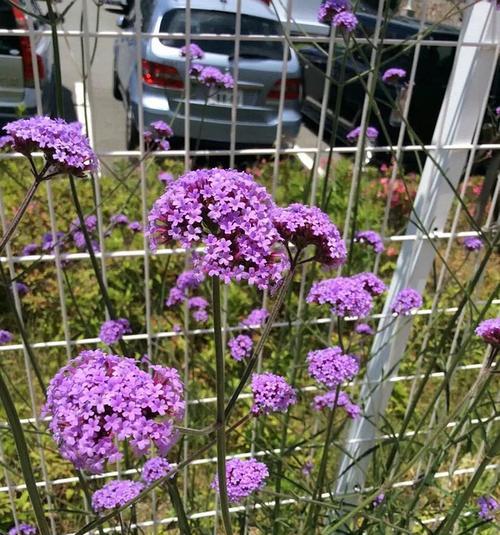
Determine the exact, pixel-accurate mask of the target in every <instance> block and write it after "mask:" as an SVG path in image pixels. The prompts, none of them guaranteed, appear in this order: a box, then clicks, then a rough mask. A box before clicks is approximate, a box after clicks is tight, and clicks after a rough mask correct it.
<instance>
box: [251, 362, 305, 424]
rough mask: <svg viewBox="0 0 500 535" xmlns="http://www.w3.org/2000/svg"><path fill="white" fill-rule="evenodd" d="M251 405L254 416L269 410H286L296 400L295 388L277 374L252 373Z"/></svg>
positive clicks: (269, 411)
mask: <svg viewBox="0 0 500 535" xmlns="http://www.w3.org/2000/svg"><path fill="white" fill-rule="evenodd" d="M252 394H253V406H252V413H253V414H255V415H256V416H258V415H261V414H269V413H271V412H286V411H287V409H288V407H289V406H290V405H293V404H294V403H296V402H297V395H296V393H295V390H294V389H293V388H292V387H291V386H290V385H289V384H288V383H287V382H286V381H285V379H284V378H283V377H281V376H279V375H274V374H273V373H254V374H253V375H252Z"/></svg>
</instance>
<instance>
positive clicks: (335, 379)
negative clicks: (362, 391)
mask: <svg viewBox="0 0 500 535" xmlns="http://www.w3.org/2000/svg"><path fill="white" fill-rule="evenodd" d="M307 362H308V371H309V375H310V376H311V377H312V378H313V379H315V380H316V381H318V382H319V383H321V384H322V385H324V386H326V387H327V388H336V387H337V386H338V385H341V384H342V383H345V382H346V381H350V380H351V379H352V378H353V377H354V376H355V375H356V374H357V373H358V372H359V361H358V358H357V357H355V356H354V355H347V354H345V353H343V352H342V349H341V348H340V347H337V346H334V347H328V348H326V349H318V350H316V351H310V352H309V353H308V355H307Z"/></svg>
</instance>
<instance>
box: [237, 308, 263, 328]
mask: <svg viewBox="0 0 500 535" xmlns="http://www.w3.org/2000/svg"><path fill="white" fill-rule="evenodd" d="M268 317H269V312H268V311H267V310H266V309H265V308H256V309H254V310H252V312H250V314H248V316H247V317H246V318H245V319H244V320H242V321H241V323H240V325H243V326H244V327H249V328H250V327H256V326H257V327H262V326H263V325H264V323H265V322H266V320H267V318H268Z"/></svg>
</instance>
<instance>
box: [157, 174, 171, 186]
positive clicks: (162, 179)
mask: <svg viewBox="0 0 500 535" xmlns="http://www.w3.org/2000/svg"><path fill="white" fill-rule="evenodd" d="M158 180H159V181H160V182H163V183H164V184H169V183H170V182H172V181H173V180H174V177H173V175H172V173H167V172H166V171H162V172H161V173H158Z"/></svg>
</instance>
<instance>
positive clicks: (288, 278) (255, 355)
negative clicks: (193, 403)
mask: <svg viewBox="0 0 500 535" xmlns="http://www.w3.org/2000/svg"><path fill="white" fill-rule="evenodd" d="M296 260H297V258H295V259H294V261H293V262H292V265H291V267H290V271H289V272H288V274H287V276H286V277H285V280H284V281H283V283H282V285H281V287H280V289H279V292H278V296H277V297H276V301H275V303H274V306H273V308H272V310H271V313H270V314H269V318H268V319H267V321H266V324H265V326H264V330H263V331H262V335H261V337H260V339H259V341H258V342H257V345H256V346H255V349H254V351H253V353H252V356H251V357H250V359H249V361H248V364H247V367H246V368H245V371H244V372H243V375H242V376H241V379H240V382H239V384H238V386H237V387H236V390H235V391H234V392H233V395H232V396H231V399H230V400H229V402H228V404H227V406H226V412H225V414H226V419H227V418H228V417H229V415H230V414H231V412H232V410H233V409H234V406H235V404H236V402H237V401H238V397H239V395H240V394H241V392H242V390H243V389H244V388H245V385H246V384H247V381H248V379H249V378H250V374H251V373H252V371H253V369H254V368H255V366H256V364H257V361H258V358H259V355H260V352H261V351H262V349H263V348H264V344H265V343H266V340H267V338H268V336H269V333H270V332H271V329H272V328H273V324H274V322H275V321H276V318H277V317H278V313H279V311H280V309H281V305H282V304H283V301H284V300H285V296H286V294H287V292H288V288H289V287H290V284H291V282H292V280H293V276H294V274H295V268H296V267H297V263H296Z"/></svg>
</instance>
